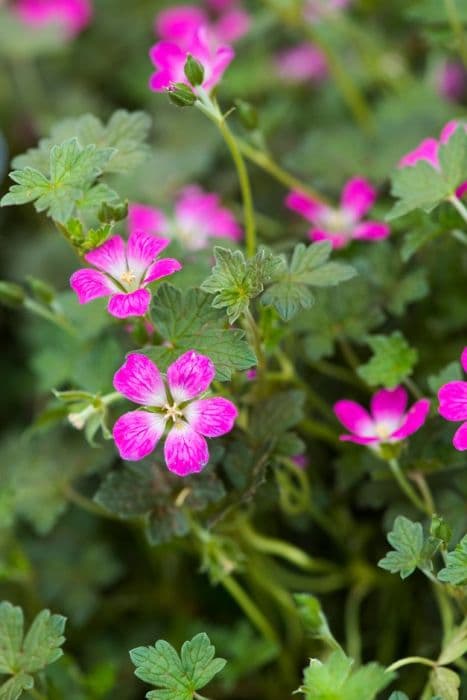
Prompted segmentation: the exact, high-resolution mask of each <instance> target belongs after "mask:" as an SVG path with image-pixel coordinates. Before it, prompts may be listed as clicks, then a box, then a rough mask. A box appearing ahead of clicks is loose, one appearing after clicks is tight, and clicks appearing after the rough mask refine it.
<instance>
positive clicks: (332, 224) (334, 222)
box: [320, 209, 355, 235]
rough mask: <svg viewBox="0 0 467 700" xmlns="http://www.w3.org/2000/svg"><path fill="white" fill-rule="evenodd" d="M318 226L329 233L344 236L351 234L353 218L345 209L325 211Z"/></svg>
mask: <svg viewBox="0 0 467 700" xmlns="http://www.w3.org/2000/svg"><path fill="white" fill-rule="evenodd" d="M320 224H321V225H322V226H323V227H324V228H325V229H326V230H327V231H329V232H330V233H341V234H343V235H345V234H350V233H351V232H352V228H353V226H354V224H355V217H354V215H353V214H352V212H350V211H348V210H346V209H327V210H326V211H323V213H322V214H321V216H320Z"/></svg>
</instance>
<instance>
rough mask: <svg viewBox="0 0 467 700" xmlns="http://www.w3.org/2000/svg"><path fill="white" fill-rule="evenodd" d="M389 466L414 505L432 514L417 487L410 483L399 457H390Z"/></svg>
mask: <svg viewBox="0 0 467 700" xmlns="http://www.w3.org/2000/svg"><path fill="white" fill-rule="evenodd" d="M388 464H389V468H390V470H391V472H392V475H393V476H394V478H395V480H396V481H397V483H398V484H399V486H400V489H401V491H403V492H404V493H405V495H406V496H407V498H408V499H409V501H410V502H411V503H413V505H414V506H415V507H416V508H417V509H418V510H421V511H422V512H423V513H426V514H427V515H431V513H430V509H429V508H428V507H427V505H426V504H425V503H424V502H423V501H422V500H421V499H420V498H419V497H418V495H417V492H416V491H415V489H414V488H413V487H412V485H411V484H410V483H409V481H408V479H407V477H406V475H405V474H404V472H403V471H402V469H401V468H400V465H399V462H398V461H397V459H390V460H389V461H388Z"/></svg>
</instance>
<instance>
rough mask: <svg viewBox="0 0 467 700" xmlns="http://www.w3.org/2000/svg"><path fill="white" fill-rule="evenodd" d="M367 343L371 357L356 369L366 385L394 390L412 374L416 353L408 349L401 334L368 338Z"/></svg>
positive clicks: (416, 357)
mask: <svg viewBox="0 0 467 700" xmlns="http://www.w3.org/2000/svg"><path fill="white" fill-rule="evenodd" d="M367 342H368V344H369V345H370V347H371V349H372V350H373V353H374V354H373V357H372V358H371V359H370V360H369V361H368V362H367V363H366V364H365V365H360V367H359V368H358V369H357V372H358V374H359V375H360V376H361V378H362V379H363V380H364V381H365V382H367V384H369V385H370V386H378V385H382V386H384V387H386V388H387V389H394V387H396V386H397V385H398V384H400V383H401V382H402V381H403V380H404V379H405V378H406V377H408V376H409V375H410V374H412V369H413V367H414V365H415V363H416V362H417V359H418V353H417V351H416V350H415V349H414V348H411V347H410V345H409V344H408V343H407V341H406V339H405V338H404V336H403V335H402V333H400V332H399V331H395V332H394V333H392V334H391V335H388V336H385V335H374V336H369V337H368V339H367Z"/></svg>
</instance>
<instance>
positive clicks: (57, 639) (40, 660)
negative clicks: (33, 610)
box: [0, 601, 66, 700]
mask: <svg viewBox="0 0 467 700" xmlns="http://www.w3.org/2000/svg"><path fill="white" fill-rule="evenodd" d="M65 622H66V619H65V618H64V617H63V616H62V615H52V614H51V613H50V611H49V610H42V611H41V612H40V613H39V614H38V615H37V616H36V618H35V619H34V621H33V623H32V625H31V627H30V628H29V631H28V632H27V634H26V637H25V638H24V639H23V626H24V619H23V611H22V610H21V608H19V607H14V606H13V605H12V604H11V603H9V602H7V601H4V602H3V603H1V604H0V674H4V673H7V674H11V675H12V676H13V677H12V678H10V679H9V680H8V681H7V682H6V683H4V684H3V685H2V686H1V688H0V698H4V699H5V700H6V699H8V698H10V699H11V700H15V699H16V698H19V697H20V695H21V693H22V691H23V690H25V689H31V688H32V687H33V686H34V680H33V678H32V676H31V675H29V674H30V673H35V672H37V671H41V670H42V669H44V668H45V667H46V666H48V665H49V664H52V663H54V661H56V660H57V659H59V658H60V657H61V656H62V655H63V651H62V649H61V647H62V644H63V642H64V641H65V637H64V636H63V630H64V628H65Z"/></svg>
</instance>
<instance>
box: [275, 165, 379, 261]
mask: <svg viewBox="0 0 467 700" xmlns="http://www.w3.org/2000/svg"><path fill="white" fill-rule="evenodd" d="M375 200H376V190H375V189H374V187H372V185H370V183H369V182H367V181H366V180H364V179H363V178H359V177H356V178H353V179H352V180H349V181H348V182H347V184H346V185H345V187H344V189H343V190H342V195H341V201H340V206H339V207H338V208H334V207H330V206H328V205H327V204H323V203H322V202H319V201H318V200H316V199H313V198H312V197H309V196H307V195H304V194H302V193H301V192H296V191H294V192H290V193H289V194H288V195H287V197H286V200H285V204H286V206H287V207H288V208H289V209H292V211H296V212H298V213H299V214H301V215H302V216H303V217H304V218H305V219H307V220H308V221H311V223H312V224H313V225H312V227H311V229H310V230H309V232H308V236H309V238H310V239H311V240H312V241H330V242H331V243H332V246H333V247H334V248H342V247H344V246H345V245H347V244H348V243H349V242H350V241H351V240H353V239H356V240H368V241H375V240H379V239H381V238H387V236H389V234H390V229H389V226H388V225H387V224H383V223H381V222H379V221H362V219H363V217H364V216H365V214H366V213H367V212H368V211H369V210H370V209H371V207H372V206H373V204H374V203H375Z"/></svg>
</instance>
